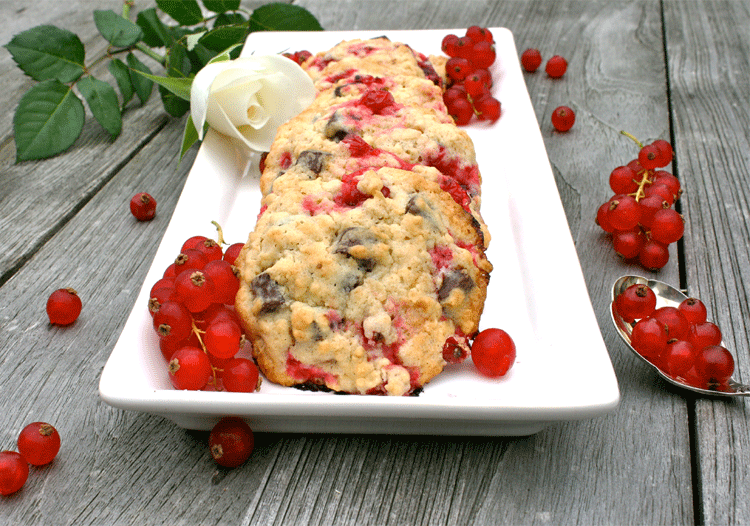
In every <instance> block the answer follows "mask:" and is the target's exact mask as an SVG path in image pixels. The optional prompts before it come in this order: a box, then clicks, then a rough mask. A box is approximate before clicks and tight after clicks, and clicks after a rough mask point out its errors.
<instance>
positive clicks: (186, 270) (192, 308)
mask: <svg viewBox="0 0 750 526" xmlns="http://www.w3.org/2000/svg"><path fill="white" fill-rule="evenodd" d="M220 237H221V236H220ZM241 248H242V244H241V243H236V244H234V245H230V246H229V247H227V249H226V251H224V250H222V248H221V245H219V243H217V242H216V241H214V240H212V239H209V238H207V237H205V236H194V237H191V238H190V239H188V240H187V241H185V243H184V244H183V245H182V248H181V250H180V254H179V255H178V256H177V258H176V259H175V261H174V263H172V264H171V265H169V267H167V269H166V271H165V272H164V275H163V277H162V278H161V279H159V280H158V281H157V282H156V283H155V284H154V285H153V287H152V288H151V293H150V295H149V298H150V299H149V304H148V307H149V312H150V313H151V316H152V317H153V326H154V330H156V333H157V334H158V335H159V347H160V349H161V352H162V355H163V356H164V358H165V359H166V360H167V362H168V363H169V378H170V380H171V381H172V385H173V386H174V387H175V388H176V389H191V390H200V389H204V388H206V387H207V386H209V385H211V386H212V387H213V388H215V389H222V388H223V389H225V390H227V391H232V392H253V391H255V390H257V389H258V387H259V386H260V381H259V375H258V368H257V366H256V365H255V363H254V362H253V361H252V360H250V359H248V358H245V357H242V356H238V353H239V352H240V350H241V349H242V348H243V347H245V345H249V342H248V341H247V340H246V338H245V336H244V334H243V332H242V329H241V325H240V321H239V318H238V316H237V314H236V313H235V311H234V297H235V295H236V294H237V290H238V289H239V280H238V278H237V275H236V272H237V270H236V268H235V267H234V266H233V263H234V260H235V259H236V258H237V255H238V254H239V251H240V249H241Z"/></svg>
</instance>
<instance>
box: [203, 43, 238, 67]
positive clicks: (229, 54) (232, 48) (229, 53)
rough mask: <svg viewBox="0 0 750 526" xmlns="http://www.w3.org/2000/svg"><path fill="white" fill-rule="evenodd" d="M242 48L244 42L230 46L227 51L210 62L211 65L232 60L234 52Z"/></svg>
mask: <svg viewBox="0 0 750 526" xmlns="http://www.w3.org/2000/svg"><path fill="white" fill-rule="evenodd" d="M241 46H242V42H239V43H237V44H234V45H232V46H229V47H228V48H227V49H225V50H224V51H222V52H221V53H219V54H218V55H216V56H215V57H214V58H212V59H211V60H209V61H208V63H209V64H211V63H213V62H223V61H224V60H230V59H231V58H232V52H233V51H235V50H236V49H237V48H239V47H241Z"/></svg>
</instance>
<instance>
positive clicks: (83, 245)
mask: <svg viewBox="0 0 750 526" xmlns="http://www.w3.org/2000/svg"><path fill="white" fill-rule="evenodd" d="M137 3H138V4H140V2H137ZM297 3H298V4H300V5H303V6H304V7H306V8H308V9H309V10H310V11H311V12H312V13H313V14H314V15H315V16H316V17H317V18H318V19H319V20H320V22H321V24H322V25H323V26H324V27H325V28H326V29H331V30H340V29H355V30H356V29H398V28H407V29H425V28H462V27H467V26H469V25H472V24H479V25H484V26H502V27H507V28H509V29H510V30H512V32H513V34H514V36H515V40H516V45H517V47H518V48H519V50H522V49H525V48H526V47H538V48H540V49H541V50H542V51H543V53H545V54H546V56H549V55H550V54H553V53H559V54H561V55H563V56H565V57H566V58H567V59H568V60H569V63H570V66H569V69H568V73H567V74H566V76H565V78H564V79H563V80H560V81H557V82H554V83H553V82H550V81H549V79H548V78H546V76H545V75H544V74H542V73H537V74H534V75H526V82H527V86H528V90H529V93H530V95H531V99H532V102H533V104H534V108H535V111H536V116H537V118H538V122H539V126H540V128H541V131H542V134H543V136H544V140H545V144H546V147H547V150H548V154H549V158H550V161H551V164H552V167H553V170H554V173H555V178H556V182H557V185H558V189H559V192H560V195H561V197H562V200H563V203H564V206H565V211H566V214H567V219H568V223H569V226H570V230H571V232H572V235H573V238H574V240H575V244H576V249H577V251H578V255H579V257H580V260H581V264H582V267H583V272H584V275H585V279H586V283H587V286H588V292H589V295H590V298H591V302H592V304H593V306H594V309H595V311H596V313H597V317H598V321H599V325H600V327H601V332H602V335H603V337H604V340H605V342H606V345H607V348H608V350H609V353H610V356H611V359H612V362H613V364H614V368H615V371H616V374H617V377H618V380H619V384H620V390H621V394H622V400H621V403H620V406H619V408H618V409H617V410H616V411H614V412H612V413H610V414H609V415H607V416H605V417H602V418H597V419H594V420H586V421H577V422H569V423H562V424H559V425H553V426H550V427H548V428H546V429H544V430H543V431H541V432H540V433H538V434H536V435H533V436H529V437H523V438H455V437H453V438H443V437H408V436H405V437H401V436H370V435H365V436H339V435H333V436H309V435H286V434H259V435H258V436H257V437H256V438H257V445H256V450H255V452H254V454H253V457H252V460H251V461H249V462H247V463H246V464H245V465H243V466H242V467H240V468H237V469H234V470H229V471H227V470H220V469H217V468H216V467H215V465H214V464H213V461H212V460H211V458H210V456H209V455H208V452H207V448H206V443H205V441H206V434H205V433H198V432H186V431H184V430H182V429H180V428H178V427H176V426H175V425H174V424H172V423H171V422H169V421H166V420H163V419H161V418H158V417H154V416H149V415H146V414H142V413H135V412H126V411H121V410H118V409H113V408H111V407H109V406H108V405H106V404H104V403H103V402H102V401H101V400H100V399H99V396H98V392H97V387H98V381H99V376H100V373H101V371H102V367H103V366H104V364H105V362H106V360H107V358H108V356H109V354H110V352H111V351H112V348H113V346H114V344H115V342H116V341H117V339H118V336H119V335H120V332H121V331H122V328H123V324H124V322H125V319H126V317H127V315H128V314H129V312H130V309H131V307H132V305H133V302H134V300H135V297H136V294H137V293H138V290H139V288H140V285H141V283H142V281H143V279H144V276H145V274H146V272H147V270H148V268H149V266H150V264H151V259H152V257H153V254H154V252H155V250H156V248H157V245H158V241H159V239H160V238H161V236H162V234H163V232H164V229H165V228H166V226H167V223H168V220H169V218H170V215H171V212H172V210H173V209H174V207H175V204H176V202H177V198H178V196H179V194H180V190H181V188H182V185H183V183H184V180H185V177H186V175H187V173H188V171H189V169H190V166H191V162H192V159H193V158H194V156H195V150H193V151H191V152H190V153H189V154H188V156H187V157H186V158H185V159H184V160H183V162H182V163H179V162H178V157H177V153H178V152H177V147H176V146H177V144H179V141H180V137H181V132H182V128H183V121H182V120H171V119H170V118H168V117H167V116H165V114H164V113H163V111H162V109H161V106H160V103H159V101H158V100H157V98H156V97H152V99H151V102H150V103H149V104H147V105H146V106H145V107H141V106H138V105H137V104H131V105H130V106H129V107H128V109H127V111H126V112H125V116H124V119H125V124H124V131H123V133H122V136H121V137H119V138H118V139H117V140H116V141H111V140H109V138H108V137H107V135H106V133H105V132H104V131H103V130H102V129H101V128H100V127H99V126H98V124H96V123H95V122H94V121H93V120H91V119H90V120H88V121H87V124H86V127H85V129H84V135H83V137H82V138H81V139H80V140H79V141H78V142H77V143H76V145H75V146H74V148H73V149H71V150H70V151H68V152H67V153H64V154H63V155H60V156H58V157H55V158H53V159H50V160H46V161H41V162H26V163H21V164H14V159H15V146H14V141H13V132H12V130H13V126H12V119H13V111H14V109H15V107H16V105H17V104H18V101H19V99H20V96H21V94H22V93H23V92H24V91H25V90H26V89H27V88H28V87H29V86H30V85H31V81H30V80H29V79H27V78H26V77H24V76H23V75H22V74H21V72H20V70H18V69H17V68H16V67H15V65H14V63H13V62H12V60H11V57H10V55H9V53H8V52H7V51H6V50H5V49H3V50H2V51H1V52H0V72H2V75H1V76H0V86H1V89H2V92H3V93H4V94H5V95H4V97H3V98H2V101H0V107H1V108H2V111H0V137H2V141H1V142H0V166H1V168H0V211H1V212H0V246H2V251H1V252H0V400H1V401H2V402H1V403H2V411H1V412H0V449H12V448H14V447H15V437H16V435H17V433H18V431H19V430H20V429H21V428H22V427H23V425H25V424H26V423H28V422H30V421H32V420H46V421H50V422H53V423H54V424H55V425H56V426H57V428H58V429H59V430H60V433H61V435H62V437H63V448H62V451H61V453H60V455H59V457H58V458H57V459H56V460H55V461H54V463H53V464H51V465H50V466H48V467H45V468H40V469H33V470H32V476H31V477H30V478H29V480H28V482H27V484H26V486H25V487H24V488H23V489H22V490H21V491H20V492H18V493H17V494H15V495H13V496H11V497H5V498H1V499H0V523H2V524H54V525H64V524H76V525H80V524H142V525H143V524H342V525H343V524H633V525H641V524H749V523H750V499H748V498H747V496H748V494H750V467H748V464H749V463H750V433H749V428H748V407H749V406H748V403H747V402H746V401H745V400H743V399H735V400H724V399H715V400H714V399H705V398H694V397H692V396H689V395H686V394H685V393H684V392H681V391H679V390H676V389H673V388H671V387H669V386H668V385H667V384H666V383H665V382H662V381H660V380H659V379H657V378H656V376H655V375H654V374H652V373H651V372H649V371H647V370H646V369H645V367H644V366H643V365H642V364H641V363H640V362H638V361H637V360H636V359H635V357H633V356H632V355H631V354H630V353H629V351H627V350H626V349H625V347H624V346H623V344H622V343H621V342H620V341H619V339H618V336H617V335H616V333H615V332H614V330H613V328H612V327H611V324H610V322H609V315H608V311H607V309H608V305H609V290H610V287H611V284H612V283H613V281H614V280H615V279H616V278H617V277H618V276H620V275H622V274H626V273H630V272H636V273H641V274H643V273H644V272H645V271H643V270H642V269H640V268H639V267H636V266H631V265H628V264H626V263H623V262H622V261H620V260H619V259H618V257H617V256H616V255H615V254H614V252H613V250H612V249H611V246H610V244H609V241H608V239H607V238H606V237H605V236H604V235H602V234H601V232H600V230H599V229H598V227H597V226H596V225H595V224H594V222H593V215H594V212H595V210H596V208H597V207H598V205H599V204H600V203H601V202H603V201H604V200H605V199H606V198H608V197H609V190H608V188H607V177H608V174H609V171H610V170H611V169H612V168H613V167H614V166H617V165H618V164H622V163H623V162H626V161H627V160H629V159H630V158H632V156H633V152H634V150H633V145H632V144H631V143H630V142H629V141H628V140H626V139H623V138H622V137H621V136H620V135H619V133H618V132H619V130H621V129H627V130H629V131H630V132H632V133H633V134H635V135H636V136H638V137H640V138H642V139H655V138H666V139H668V140H671V141H672V142H673V144H674V147H675V150H676V158H677V160H676V162H675V165H674V171H675V173H676V174H677V175H678V176H679V177H680V179H681V181H682V184H683V186H684V188H685V194H684V195H683V197H682V199H681V207H682V208H681V210H682V212H683V213H684V215H685V219H686V232H685V236H684V239H683V240H682V242H681V243H679V246H676V245H673V246H672V249H671V250H672V252H671V260H670V262H669V264H668V265H667V267H666V268H664V269H663V270H661V271H660V272H659V273H658V278H659V279H661V280H663V281H668V282H671V283H675V284H680V285H681V286H682V287H683V288H685V289H687V291H688V292H689V294H691V295H695V296H698V297H700V298H702V299H703V300H704V301H705V302H706V303H707V305H708V308H709V312H710V313H712V318H713V319H714V320H715V321H716V322H717V323H718V324H719V325H720V326H721V327H722V329H723V331H724V336H725V340H726V342H727V343H728V345H729V346H731V348H732V349H733V350H734V351H735V355H736V360H737V367H738V373H737V374H738V376H739V377H740V379H744V380H745V381H746V382H747V380H748V376H750V357H749V355H748V351H749V349H748V340H747V324H748V312H749V311H750V304H749V302H750V291H748V288H747V285H746V284H747V283H750V249H749V248H748V247H750V219H749V218H750V192H748V190H747V188H748V186H749V185H750V155H749V154H748V152H749V151H750V144H748V143H749V142H750V136H749V135H748V132H747V123H748V122H749V121H750V102H749V100H750V80H748V79H749V78H750V64H749V58H748V57H750V35H749V34H748V32H747V27H748V24H750V1H748V0H661V1H659V0H625V1H622V2H611V1H610V0H556V1H554V2H550V1H547V0H506V1H489V0H487V1H480V0H467V1H463V2H454V1H453V0H431V1H430V0H423V1H401V0H399V1H396V0H346V1H341V2H330V1H320V0H302V1H300V2H297ZM246 4H247V5H246V6H245V7H248V8H252V7H253V6H255V5H256V3H253V2H247V3H246ZM137 7H140V5H139V6H137ZM97 8H112V9H115V10H119V8H120V2H117V1H115V0H111V1H106V0H96V1H85V2H84V1H82V0H81V1H74V2H57V1H50V0H37V1H35V2H28V3H27V2H9V1H7V0H5V1H3V2H1V3H0V16H2V19H3V20H5V21H6V23H5V24H3V27H2V29H0V40H1V41H2V43H7V42H8V41H9V40H10V38H11V37H12V35H13V34H15V33H17V32H19V31H21V30H24V29H27V28H29V27H32V26H35V25H37V24H42V23H49V24H55V25H58V26H59V27H63V28H67V29H72V30H75V31H76V32H77V33H78V34H79V35H82V36H83V37H84V40H85V43H86V46H87V49H89V50H90V53H92V54H93V53H95V52H96V50H99V51H101V50H103V49H104V48H105V43H104V41H103V40H102V39H101V37H99V36H98V34H97V31H96V28H95V26H94V24H93V17H92V11H93V10H94V9H97ZM560 104H569V105H572V106H573V107H574V108H576V109H577V122H576V125H575V127H574V129H573V130H572V131H571V132H569V133H567V134H559V133H555V132H554V131H553V129H552V126H551V124H550V120H549V116H550V113H551V111H552V109H553V108H555V107H556V106H558V105H560ZM146 188H147V189H148V191H150V192H151V193H152V194H153V195H158V196H159V213H158V215H157V217H156V219H155V220H154V221H152V222H151V223H149V224H148V225H147V226H144V224H139V223H136V222H135V221H133V220H132V217H131V216H130V214H129V213H128V211H127V202H128V200H129V198H130V197H131V196H132V195H133V194H134V193H136V192H137V191H141V190H142V189H146ZM646 275H648V274H646ZM60 284H69V285H71V286H75V288H77V289H78V290H79V292H80V294H81V295H82V296H83V297H84V298H85V310H84V313H83V315H82V316H81V318H80V319H79V320H78V322H76V324H75V325H74V326H72V327H69V328H66V329H64V330H62V329H59V328H56V327H53V326H50V325H49V324H48V322H47V319H46V315H45V312H44V305H45V301H46V298H47V296H48V294H49V293H50V292H51V291H52V290H54V289H55V288H58V287H59V286H61V285H60ZM571 331H572V332H571V335H570V337H575V333H574V331H575V328H574V327H572V328H571Z"/></svg>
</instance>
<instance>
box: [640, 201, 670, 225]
mask: <svg viewBox="0 0 750 526" xmlns="http://www.w3.org/2000/svg"><path fill="white" fill-rule="evenodd" d="M638 206H639V207H640V208H641V219H640V221H639V223H640V224H641V226H643V227H644V228H646V229H651V224H652V223H653V221H654V214H656V212H657V211H659V210H661V209H662V208H669V203H667V202H666V201H664V199H662V198H661V197H660V196H658V195H650V196H648V197H642V198H641V199H640V200H639V201H638Z"/></svg>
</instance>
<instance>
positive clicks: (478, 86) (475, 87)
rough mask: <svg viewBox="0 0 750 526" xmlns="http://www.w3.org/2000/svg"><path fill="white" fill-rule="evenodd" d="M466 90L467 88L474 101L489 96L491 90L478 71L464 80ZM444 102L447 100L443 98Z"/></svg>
mask: <svg viewBox="0 0 750 526" xmlns="http://www.w3.org/2000/svg"><path fill="white" fill-rule="evenodd" d="M464 88H466V92H467V93H468V94H469V95H471V98H472V99H474V100H476V99H478V98H479V97H481V96H483V95H488V94H489V90H488V89H487V86H485V84H484V79H482V77H481V76H480V75H479V74H478V73H477V72H476V71H475V72H473V73H471V74H470V75H469V76H468V77H466V79H464ZM443 101H445V98H443Z"/></svg>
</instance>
